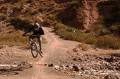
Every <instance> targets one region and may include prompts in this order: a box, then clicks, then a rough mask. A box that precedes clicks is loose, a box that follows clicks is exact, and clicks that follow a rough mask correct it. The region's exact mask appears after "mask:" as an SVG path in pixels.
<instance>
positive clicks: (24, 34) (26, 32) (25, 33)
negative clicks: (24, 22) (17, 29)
mask: <svg viewBox="0 0 120 79" xmlns="http://www.w3.org/2000/svg"><path fill="white" fill-rule="evenodd" d="M33 29H34V28H30V29H29V30H27V31H25V32H24V33H23V36H26V35H27V34H28V33H30V32H32V31H33Z"/></svg>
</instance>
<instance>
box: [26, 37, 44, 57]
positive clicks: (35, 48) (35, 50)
mask: <svg viewBox="0 0 120 79" xmlns="http://www.w3.org/2000/svg"><path fill="white" fill-rule="evenodd" d="M25 36H29V37H28V40H29V44H30V49H31V53H32V56H33V58H37V56H38V54H39V55H40V56H41V57H43V56H42V54H43V52H42V49H41V40H40V37H39V36H37V35H25Z"/></svg>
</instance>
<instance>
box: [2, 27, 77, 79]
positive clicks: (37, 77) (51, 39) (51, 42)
mask: <svg viewBox="0 0 120 79" xmlns="http://www.w3.org/2000/svg"><path fill="white" fill-rule="evenodd" d="M44 30H45V36H44V38H45V39H46V40H47V43H45V44H43V46H42V47H43V52H44V56H43V58H37V59H33V58H31V57H28V58H30V59H31V60H35V61H29V63H31V64H32V65H33V68H31V69H26V70H24V71H22V72H20V73H19V74H18V75H0V79H73V78H72V77H68V76H66V75H64V74H61V73H57V72H55V71H52V69H49V68H48V67H46V66H44V64H61V62H63V63H65V62H64V60H67V59H66V56H67V53H66V52H67V51H68V50H69V49H71V48H73V47H74V46H75V45H76V44H77V43H76V42H71V41H65V40H62V39H60V38H59V37H58V36H57V35H55V34H54V33H52V32H51V31H52V30H51V29H50V28H44ZM15 52H16V51H15ZM21 52H24V55H26V57H27V56H31V53H29V52H30V51H29V50H19V51H17V53H21ZM25 53H26V54H25ZM59 61H60V62H59Z"/></svg>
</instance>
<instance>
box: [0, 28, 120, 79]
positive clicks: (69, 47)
mask: <svg viewBox="0 0 120 79" xmlns="http://www.w3.org/2000/svg"><path fill="white" fill-rule="evenodd" d="M44 30H45V35H44V36H43V38H44V39H46V42H45V43H43V44H42V50H43V53H44V55H43V57H42V58H41V57H40V56H39V57H37V58H32V55H31V53H30V49H29V50H28V49H23V48H18V47H16V46H15V47H4V48H3V49H0V61H1V62H0V65H1V63H6V61H7V62H8V63H10V62H11V63H12V62H27V63H30V64H31V65H32V68H29V67H26V66H25V69H24V67H23V70H20V71H12V72H9V73H10V74H9V73H8V74H5V75H1V70H0V79H103V77H104V76H105V75H106V74H110V73H114V74H117V75H118V76H120V70H118V69H119V68H120V64H119V63H120V61H119V60H120V50H103V49H98V48H97V49H96V48H93V47H91V46H89V45H85V44H82V47H81V46H80V47H79V46H78V44H79V45H80V43H78V42H75V41H68V40H62V39H60V38H59V36H57V35H55V34H54V33H53V32H52V31H53V30H52V29H51V28H47V27H45V28H44ZM43 41H45V40H43ZM76 46H78V48H77V49H76ZM74 48H75V50H73V49H74ZM84 48H85V50H84ZM86 48H87V50H86ZM76 50H77V51H76ZM110 54H111V55H110ZM112 54H113V55H112ZM50 66H52V67H50ZM65 67H66V69H64V68H65ZM60 68H62V69H60ZM71 68H72V70H71ZM74 68H76V69H77V70H78V71H76V69H74ZM111 69H112V70H111ZM16 72H17V73H18V74H14V73H16Z"/></svg>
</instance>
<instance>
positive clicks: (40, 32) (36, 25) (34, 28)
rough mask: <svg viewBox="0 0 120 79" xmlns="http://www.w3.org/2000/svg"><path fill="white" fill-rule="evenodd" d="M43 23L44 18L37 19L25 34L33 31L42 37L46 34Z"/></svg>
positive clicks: (35, 34) (33, 33) (34, 34)
mask: <svg viewBox="0 0 120 79" xmlns="http://www.w3.org/2000/svg"><path fill="white" fill-rule="evenodd" d="M42 23H43V20H42V19H40V21H39V22H38V21H35V23H34V25H33V26H32V27H30V28H29V29H28V31H27V32H25V33H24V34H23V36H25V35H26V34H27V33H30V32H32V36H36V37H40V36H41V35H44V30H43V29H42Z"/></svg>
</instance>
